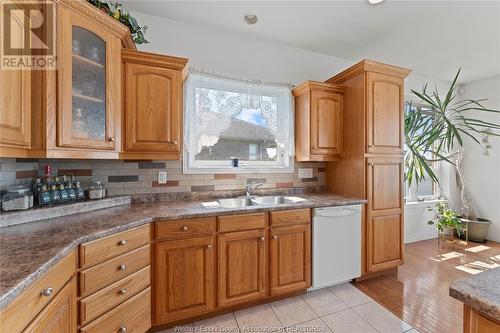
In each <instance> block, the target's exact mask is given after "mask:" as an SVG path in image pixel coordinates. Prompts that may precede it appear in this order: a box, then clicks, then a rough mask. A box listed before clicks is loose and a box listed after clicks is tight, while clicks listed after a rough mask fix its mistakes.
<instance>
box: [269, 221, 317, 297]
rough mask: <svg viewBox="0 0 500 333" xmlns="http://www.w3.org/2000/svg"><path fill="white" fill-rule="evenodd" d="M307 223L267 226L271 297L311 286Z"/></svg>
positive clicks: (309, 238)
mask: <svg viewBox="0 0 500 333" xmlns="http://www.w3.org/2000/svg"><path fill="white" fill-rule="evenodd" d="M310 228H311V226H310V224H305V225H296V226H291V227H283V228H274V229H271V245H270V258H271V259H270V260H271V265H270V266H271V278H270V290H271V296H276V295H281V294H287V293H290V292H294V291H300V290H305V289H306V288H308V287H309V286H310V285H311V229H310Z"/></svg>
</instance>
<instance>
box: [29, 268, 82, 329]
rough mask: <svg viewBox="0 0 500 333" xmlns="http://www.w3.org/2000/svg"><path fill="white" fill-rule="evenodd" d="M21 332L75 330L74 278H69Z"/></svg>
mask: <svg viewBox="0 0 500 333" xmlns="http://www.w3.org/2000/svg"><path fill="white" fill-rule="evenodd" d="M23 332H24V333H47V332H50V333H73V332H76V279H74V278H73V279H71V280H70V281H69V282H68V283H67V284H66V286H64V288H63V289H61V291H59V293H58V294H57V295H56V296H55V297H54V298H53V299H52V300H51V301H50V303H49V304H48V305H47V306H46V307H45V308H44V309H43V310H42V312H40V313H39V314H38V316H37V317H36V318H35V319H34V320H33V321H32V322H31V324H30V325H29V326H28V327H27V328H26V330H24V331H23Z"/></svg>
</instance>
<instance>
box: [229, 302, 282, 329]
mask: <svg viewBox="0 0 500 333" xmlns="http://www.w3.org/2000/svg"><path fill="white" fill-rule="evenodd" d="M234 315H235V316H236V321H237V322H238V326H239V328H240V331H241V332H243V333H250V332H253V333H266V332H274V331H277V330H279V329H281V328H282V325H281V322H280V321H279V319H278V317H276V315H275V314H274V312H273V310H272V309H271V306H270V305H269V304H264V305H259V306H254V307H252V308H249V309H244V310H240V311H236V312H235V313H234Z"/></svg>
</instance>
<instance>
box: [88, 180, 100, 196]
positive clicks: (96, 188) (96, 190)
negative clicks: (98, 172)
mask: <svg viewBox="0 0 500 333" xmlns="http://www.w3.org/2000/svg"><path fill="white" fill-rule="evenodd" d="M87 192H88V193H87V198H89V199H102V198H104V185H103V184H102V180H100V179H97V178H93V179H92V180H91V181H90V185H89V189H88V191H87Z"/></svg>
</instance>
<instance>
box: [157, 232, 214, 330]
mask: <svg viewBox="0 0 500 333" xmlns="http://www.w3.org/2000/svg"><path fill="white" fill-rule="evenodd" d="M155 253H156V268H155V270H156V273H155V280H154V290H155V292H154V297H155V324H156V325H160V324H166V323H169V322H172V321H176V320H181V319H185V318H189V317H193V316H196V315H200V314H203V313H207V312H210V311H211V310H213V309H214V306H215V295H214V290H215V254H216V247H215V238H214V237H212V236H209V237H198V238H190V239H182V240H174V241H164V242H157V243H156V250H155Z"/></svg>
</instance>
